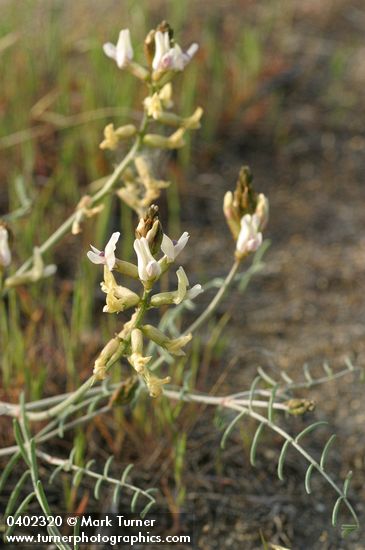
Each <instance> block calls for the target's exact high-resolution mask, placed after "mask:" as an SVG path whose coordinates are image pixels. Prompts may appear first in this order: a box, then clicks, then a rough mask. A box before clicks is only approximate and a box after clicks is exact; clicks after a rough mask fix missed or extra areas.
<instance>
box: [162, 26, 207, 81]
mask: <svg viewBox="0 0 365 550" xmlns="http://www.w3.org/2000/svg"><path fill="white" fill-rule="evenodd" d="M198 48H199V46H198V44H195V43H194V44H191V46H190V47H189V48H188V49H187V51H186V52H183V51H182V49H181V48H180V46H179V45H178V44H175V45H174V46H173V47H172V48H171V47H170V39H169V33H168V32H164V33H162V32H161V31H157V32H156V34H155V56H154V58H153V62H152V68H153V69H154V70H155V71H157V70H160V71H168V70H170V71H183V70H184V68H185V67H186V65H187V64H188V63H190V61H191V59H192V58H193V56H194V55H195V54H196V52H197V51H198Z"/></svg>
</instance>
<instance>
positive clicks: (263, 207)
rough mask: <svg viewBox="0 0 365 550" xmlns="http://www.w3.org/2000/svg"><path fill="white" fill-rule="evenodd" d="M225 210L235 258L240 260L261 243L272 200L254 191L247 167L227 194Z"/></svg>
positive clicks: (224, 204)
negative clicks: (232, 189)
mask: <svg viewBox="0 0 365 550" xmlns="http://www.w3.org/2000/svg"><path fill="white" fill-rule="evenodd" d="M223 212H224V215H225V218H226V220H227V223H228V226H229V228H230V230H231V233H232V235H233V238H234V239H235V241H236V253H235V254H236V258H237V259H238V260H241V259H243V258H244V257H246V256H247V255H248V254H250V252H255V251H256V250H257V249H258V248H259V247H260V246H261V244H262V231H263V230H264V229H265V227H266V225H267V222H268V219H269V201H268V199H267V198H266V197H265V195H264V194H263V193H260V194H259V195H257V194H256V193H255V191H254V189H253V187H252V176H251V172H250V170H249V168H248V167H243V168H241V170H240V173H239V177H238V180H237V184H236V190H235V191H234V193H232V191H227V193H226V194H225V196H224V201H223Z"/></svg>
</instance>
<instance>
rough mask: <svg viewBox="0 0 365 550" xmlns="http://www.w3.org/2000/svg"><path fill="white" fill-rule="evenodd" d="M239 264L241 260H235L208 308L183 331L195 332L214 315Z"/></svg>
mask: <svg viewBox="0 0 365 550" xmlns="http://www.w3.org/2000/svg"><path fill="white" fill-rule="evenodd" d="M239 265H240V260H235V262H234V264H233V265H232V267H231V269H230V271H229V273H228V275H227V277H226V278H225V279H224V282H223V284H222V286H221V287H220V289H219V290H218V292H217V294H216V295H215V296H214V298H213V300H212V301H211V302H210V304H209V306H208V307H207V309H206V310H205V311H203V313H202V314H201V315H199V317H198V318H197V319H195V321H194V322H193V323H192V324H191V325H190V326H188V328H187V329H185V330H184V332H183V334H184V335H185V334H188V333H189V332H194V331H196V330H198V328H200V327H201V326H202V325H203V324H204V323H205V321H207V320H208V319H209V317H210V316H211V315H213V313H214V311H215V309H216V308H217V306H218V305H219V303H220V302H221V301H222V298H223V296H224V294H225V293H226V291H227V289H228V287H229V286H230V284H231V283H232V281H233V279H234V276H235V275H236V273H237V270H238V268H239Z"/></svg>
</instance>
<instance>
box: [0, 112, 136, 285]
mask: <svg viewBox="0 0 365 550" xmlns="http://www.w3.org/2000/svg"><path fill="white" fill-rule="evenodd" d="M146 127H147V117H146V116H145V115H144V116H143V119H142V121H141V125H140V129H139V132H138V135H137V137H136V139H135V141H134V143H133V145H132V147H131V148H130V150H129V152H128V153H127V154H126V156H125V157H124V158H123V160H122V161H121V162H120V163H119V164H118V166H117V167H116V168H115V170H114V172H113V173H112V174H111V175H110V177H109V178H108V179H107V180H106V182H105V184H104V185H103V187H102V188H101V189H100V190H99V191H97V192H96V193H95V194H94V195H92V196H91V197H90V199H91V206H93V205H95V204H97V203H98V202H100V201H101V200H102V199H103V198H104V197H105V196H106V195H107V194H108V193H109V192H110V191H111V189H112V188H113V187H114V185H115V184H116V183H117V182H118V180H119V178H120V176H121V175H122V173H123V172H124V170H125V169H126V168H127V166H128V164H129V163H130V162H131V161H132V160H133V159H134V157H135V155H136V153H137V152H138V150H139V149H140V147H141V145H142V140H143V135H144V133H145V130H146ZM76 215H77V212H73V213H72V214H71V215H70V216H69V217H68V218H67V219H66V220H65V221H64V222H63V224H62V225H60V227H58V229H56V231H55V232H54V233H52V235H51V236H50V237H48V239H47V240H46V241H45V242H44V243H43V244H42V245H41V246H40V247H39V249H40V252H41V254H44V253H45V252H47V251H48V250H49V249H50V248H52V247H53V246H54V245H55V244H56V243H57V242H58V241H59V240H60V239H62V237H63V236H64V235H65V234H66V233H68V231H69V230H70V229H71V227H72V224H73V222H74V220H75V217H76ZM32 262H33V257H31V258H28V260H26V261H25V262H24V263H23V264H22V265H21V266H20V267H19V269H17V271H16V272H15V274H14V275H13V276H14V277H16V276H18V275H21V274H23V273H24V272H25V271H26V270H27V269H29V268H30V267H31V265H32ZM5 292H6V289H5V290H4V293H5Z"/></svg>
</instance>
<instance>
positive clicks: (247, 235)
mask: <svg viewBox="0 0 365 550" xmlns="http://www.w3.org/2000/svg"><path fill="white" fill-rule="evenodd" d="M259 226H260V220H259V219H258V217H257V216H256V214H253V215H251V214H245V215H244V216H243V218H242V220H241V230H240V233H239V235H238V239H237V244H236V255H237V256H238V257H243V256H246V254H248V253H249V252H255V251H256V250H257V249H258V248H259V246H261V243H262V233H260V231H259Z"/></svg>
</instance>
